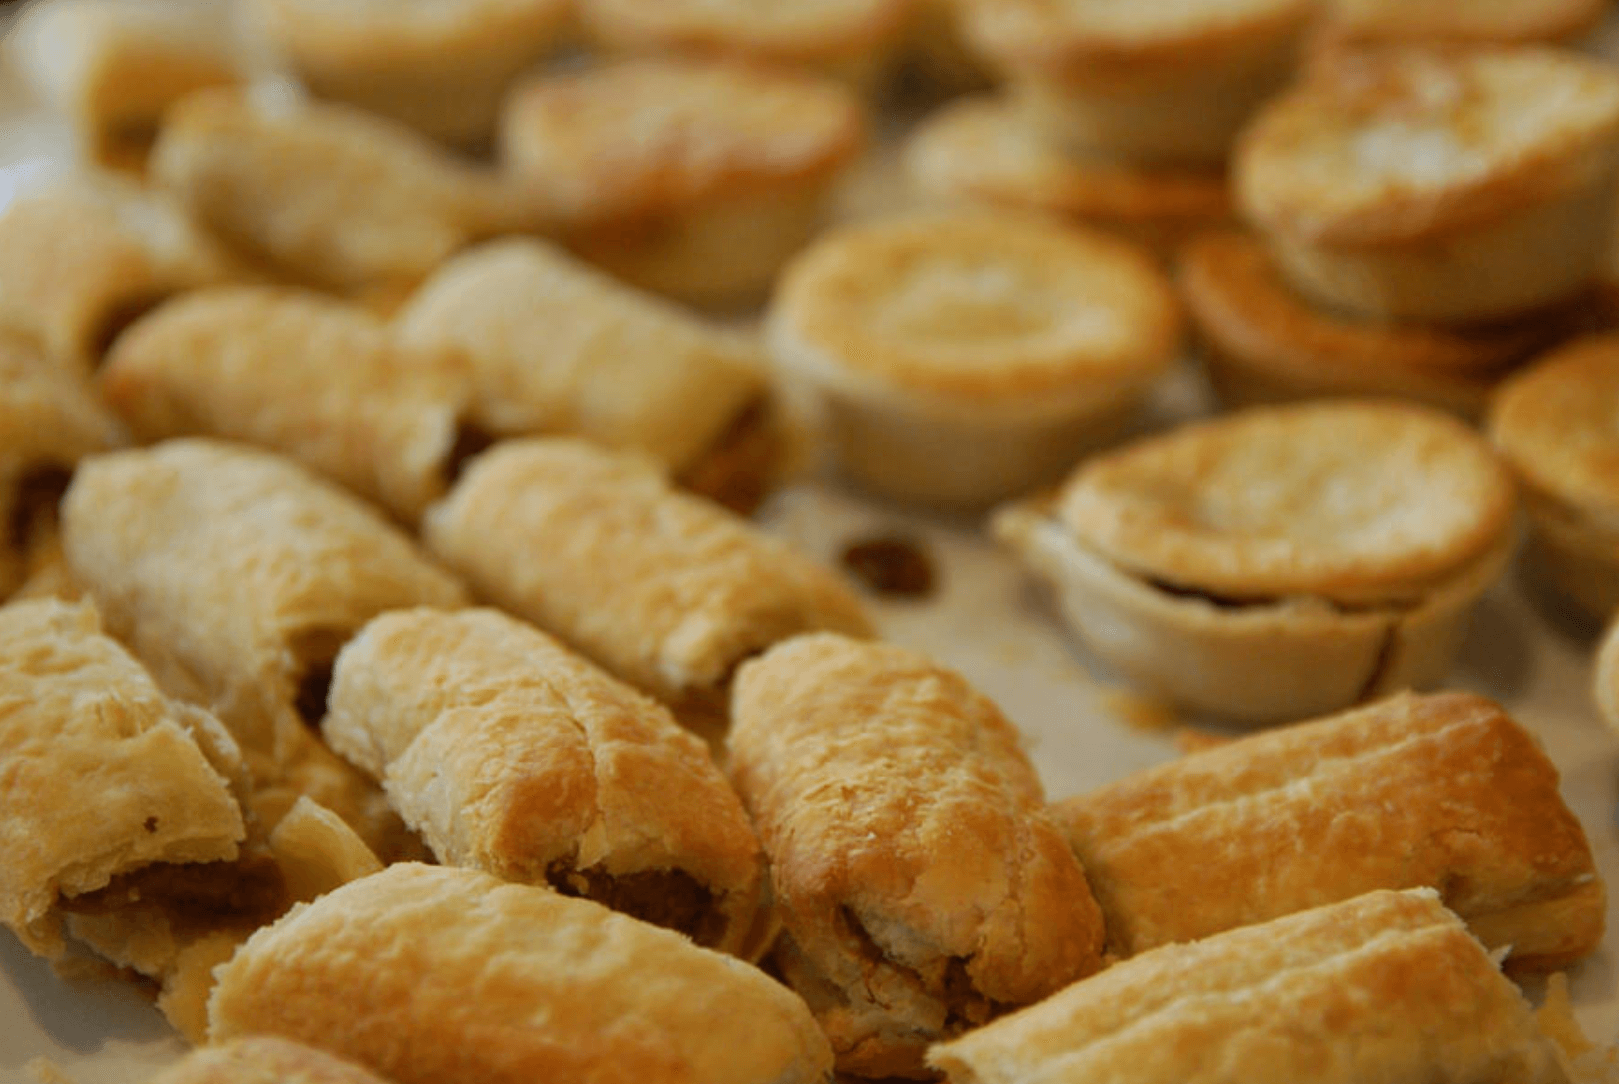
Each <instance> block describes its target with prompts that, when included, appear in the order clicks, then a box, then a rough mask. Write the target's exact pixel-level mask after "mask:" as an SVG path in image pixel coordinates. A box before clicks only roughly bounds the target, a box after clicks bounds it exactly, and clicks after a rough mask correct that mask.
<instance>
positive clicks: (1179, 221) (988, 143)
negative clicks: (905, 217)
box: [905, 97, 1231, 243]
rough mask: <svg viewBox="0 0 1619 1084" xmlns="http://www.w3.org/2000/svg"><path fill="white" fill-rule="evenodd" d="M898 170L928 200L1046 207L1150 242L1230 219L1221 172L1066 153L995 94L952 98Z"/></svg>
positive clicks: (923, 127)
mask: <svg viewBox="0 0 1619 1084" xmlns="http://www.w3.org/2000/svg"><path fill="white" fill-rule="evenodd" d="M905 166H906V169H907V171H908V172H909V173H910V175H911V178H912V180H913V181H914V182H915V183H916V184H917V186H918V187H920V188H921V189H922V191H923V192H924V193H926V194H927V195H929V196H932V197H935V198H939V199H943V200H948V201H952V202H954V201H958V200H967V201H974V202H983V203H988V204H993V205H1000V206H1005V207H1009V208H1013V209H1024V210H1032V211H1047V212H1051V213H1054V214H1060V215H1064V216H1068V217H1072V218H1076V219H1078V220H1080V221H1081V222H1090V223H1094V224H1096V225H1103V226H1109V227H1112V228H1114V229H1117V230H1123V231H1125V232H1127V233H1129V234H1130V235H1131V236H1137V237H1139V238H1140V239H1142V240H1145V241H1147V242H1149V243H1164V242H1171V241H1173V240H1175V239H1177V237H1178V236H1180V235H1182V234H1184V233H1186V232H1187V231H1190V230H1192V229H1196V228H1199V227H1203V226H1207V225H1212V224H1215V223H1218V222H1223V221H1225V220H1227V219H1229V218H1230V217H1231V198H1230V195H1229V193H1228V190H1227V186H1226V181H1225V174H1224V172H1223V171H1217V170H1206V169H1184V168H1182V169H1177V168H1173V167H1143V166H1133V165H1130V164H1128V163H1121V162H1113V161H1106V160H1099V159H1098V160H1089V159H1083V158H1077V157H1075V156H1073V155H1066V154H1063V153H1061V152H1060V151H1058V150H1057V149H1055V148H1054V147H1052V146H1051V145H1050V144H1049V143H1047V142H1046V141H1045V140H1043V139H1042V138H1041V137H1040V136H1039V134H1038V133H1037V132H1036V131H1035V130H1034V128H1033V127H1032V126H1030V125H1029V124H1028V123H1027V121H1026V120H1025V119H1024V117H1023V115H1022V114H1021V113H1020V112H1019V111H1018V110H1017V109H1016V107H1015V106H1013V104H1012V103H1010V102H1008V101H1006V100H1005V99H1002V98H998V97H978V98H969V99H966V100H963V101H959V102H953V103H951V104H949V105H946V106H944V107H943V108H941V109H939V110H937V111H936V112H934V113H932V114H931V115H929V116H928V117H927V118H925V119H924V120H923V121H922V123H921V124H920V125H919V126H918V127H917V129H916V130H915V132H914V134H913V135H912V136H911V138H910V140H909V142H908V143H907V145H906V148H905Z"/></svg>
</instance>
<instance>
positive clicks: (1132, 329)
mask: <svg viewBox="0 0 1619 1084" xmlns="http://www.w3.org/2000/svg"><path fill="white" fill-rule="evenodd" d="M767 335H768V338H769V343H770V348H771V352H772V354H773V356H774V359H775V361H776V364H777V368H778V370H779V371H780V372H781V373H782V374H783V375H784V376H785V377H786V378H787V379H789V380H790V381H792V382H793V383H794V384H796V385H798V386H799V387H800V388H801V389H802V391H803V392H804V393H805V394H806V395H807V396H808V397H810V398H812V399H813V401H814V402H815V403H816V405H817V407H818V408H819V411H820V413H821V414H822V415H823V421H824V426H825V428H826V430H827V434H828V437H829V439H830V441H831V444H832V447H833V451H834V454H835V455H836V457H837V459H838V461H839V463H840V465H841V466H842V468H843V469H844V470H845V471H846V472H848V473H849V474H851V475H852V476H854V477H855V478H856V479H858V480H859V481H861V482H863V483H865V484H867V485H869V486H871V487H873V488H875V489H877V490H879V491H882V492H884V493H887V494H890V495H893V496H898V497H902V498H908V499H913V500H922V501H928V502H934V503H941V504H973V503H981V502H984V501H988V500H993V499H996V498H999V497H1004V496H1006V495H1008V494H1010V493H1013V492H1016V491H1018V490H1020V489H1023V488H1026V487H1027V486H1029V485H1031V484H1033V483H1035V482H1038V481H1040V480H1042V479H1043V478H1046V477H1049V476H1051V475H1052V474H1054V473H1057V472H1059V471H1061V470H1062V469H1064V468H1066V467H1067V466H1069V465H1070V464H1072V462H1073V461H1074V458H1075V457H1076V455H1077V454H1078V451H1079V450H1080V449H1082V448H1083V447H1084V446H1085V445H1087V444H1088V443H1093V442H1095V441H1096V440H1098V439H1099V438H1100V437H1103V436H1105V435H1108V434H1109V433H1110V432H1111V428H1112V427H1113V426H1114V425H1116V424H1117V423H1118V421H1119V420H1120V418H1121V416H1127V415H1128V414H1129V413H1130V412H1131V411H1132V410H1133V408H1134V407H1135V406H1136V405H1137V403H1138V402H1139V400H1140V399H1141V397H1142V396H1143V394H1144V393H1145V392H1146V390H1147V388H1148V387H1149V386H1150V385H1151V384H1152V383H1153V381H1154V380H1155V379H1156V378H1157V377H1158V376H1159V375H1161V374H1162V372H1163V371H1164V369H1165V368H1166V367H1167V366H1168V364H1169V362H1170V361H1171V360H1172V359H1173V357H1174V355H1175V351H1176V349H1177V348H1178V346H1179V342H1180V321H1179V314H1178V312H1177V310H1176V305H1175V300H1174V296H1173V294H1172V292H1171V289H1170V286H1169V282H1168V280H1167V279H1166V278H1165V277H1164V275H1163V274H1162V272H1160V271H1159V270H1158V268H1157V267H1156V266H1155V265H1154V264H1153V262H1152V260H1151V258H1150V257H1149V256H1148V255H1147V254H1146V253H1144V252H1142V251H1140V250H1138V249H1137V248H1135V247H1134V246H1132V245H1130V244H1129V243H1127V242H1124V241H1120V240H1117V239H1114V238H1110V237H1107V236H1106V235H1103V234H1100V233H1096V232H1092V231H1089V230H1083V229H1080V228H1077V227H1075V228H1065V227H1062V226H1060V225H1057V224H1054V223H1052V222H1051V221H1049V220H1047V219H1042V218H1034V217H1030V216H1023V215H1016V214H1012V213H1010V212H990V211H981V212H961V213H955V214H950V215H928V216H923V217H911V218H902V219H898V220H889V221H883V222H877V223H871V224H865V225H857V226H851V227H846V228H844V229H841V230H838V231H834V232H832V233H830V234H828V235H826V236H825V237H823V238H822V239H820V240H819V241H817V242H816V244H815V245H813V246H812V247H811V248H810V249H809V250H807V251H806V252H805V253H803V254H802V255H800V256H799V257H797V258H796V259H795V260H794V261H793V262H792V264H791V265H789V267H788V269H787V271H786V272H785V273H784V274H783V276H782V279H781V281H780V283H779V284H778V286H777V290H776V296H775V298H774V300H773V301H772V303H771V307H770V312H769V315H768V317H767Z"/></svg>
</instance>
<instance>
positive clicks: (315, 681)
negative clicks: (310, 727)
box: [62, 439, 465, 767]
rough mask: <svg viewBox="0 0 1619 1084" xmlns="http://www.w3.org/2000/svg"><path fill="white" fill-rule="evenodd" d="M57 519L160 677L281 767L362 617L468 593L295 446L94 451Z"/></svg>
mask: <svg viewBox="0 0 1619 1084" xmlns="http://www.w3.org/2000/svg"><path fill="white" fill-rule="evenodd" d="M62 533H63V548H64V550H65V552H66V553H67V557H68V562H69V565H70V566H71V568H72V570H73V573H74V575H75V576H76V577H77V578H78V579H79V581H80V582H81V583H83V584H84V586H85V588H86V589H87V591H88V592H89V593H90V595H91V596H93V597H94V599H95V601H96V603H97V605H98V606H99V607H100V608H101V611H102V613H103V615H104V616H105V617H106V620H107V624H108V627H109V629H111V630H112V631H113V632H115V633H116V634H117V635H119V636H120V637H121V638H123V639H125V640H126V641H127V642H129V643H130V644H132V645H133V647H134V649H135V651H136V654H137V655H139V656H140V657H141V659H142V660H143V661H144V662H145V663H146V664H147V666H149V667H150V668H151V669H152V671H153V674H154V676H155V677H156V678H157V680H158V682H159V684H160V685H162V686H163V687H164V688H165V690H166V691H168V692H170V693H171V694H176V695H181V696H184V697H185V698H186V699H189V700H193V701H196V702H200V703H206V704H209V705H211V706H212V707H213V708H214V710H215V711H216V712H217V713H218V714H219V716H220V718H221V719H222V720H223V721H224V723H225V724H226V725H227V726H228V727H230V728H231V730H232V732H233V733H234V735H235V736H236V737H237V739H238V740H239V741H240V742H241V743H242V744H243V746H244V747H245V748H246V749H247V750H248V751H249V752H250V753H254V754H260V755H264V756H268V757H269V758H270V759H271V760H272V761H273V762H275V763H278V764H279V765H281V766H282V767H287V766H289V765H292V764H294V763H295V761H296V754H297V750H298V748H299V747H300V745H301V744H302V743H303V742H306V741H308V734H307V732H306V724H305V722H304V721H303V719H302V718H301V715H303V714H309V713H311V711H312V706H311V704H310V703H308V702H310V701H317V700H318V701H320V702H321V703H323V702H324V692H325V690H324V687H323V685H322V683H321V678H322V676H323V672H324V671H325V667H327V666H329V665H330V663H331V662H332V660H333V659H334V658H335V657H336V655H337V652H338V650H339V648H340V647H341V646H342V644H343V643H344V641H346V640H347V639H348V638H349V637H350V636H351V635H352V634H353V633H354V632H355V631H356V630H358V629H359V628H360V626H362V625H363V624H365V622H366V621H367V620H369V619H370V618H371V617H372V616H374V615H375V614H377V613H380V612H382V611H384V610H388V609H394V608H397V607H401V606H413V605H437V606H443V607H455V606H459V605H461V604H462V603H464V601H465V594H464V592H463V590H462V588H461V587H460V585H459V584H458V583H457V582H456V581H455V579H454V578H453V577H452V576H450V575H449V574H448V573H447V572H444V571H442V570H441V569H439V568H438V567H436V566H434V565H433V564H432V563H431V562H429V561H428V560H427V559H426V557H424V556H423V555H422V554H421V553H420V551H418V550H417V549H416V547H415V546H414V545H413V544H412V543H411V541H410V540H409V539H408V538H407V537H406V536H405V535H404V534H403V533H402V532H400V531H399V530H398V529H397V528H395V527H393V526H392V525H391V524H389V523H388V522H387V521H386V520H384V519H383V518H382V516H381V515H380V514H379V513H378V512H375V511H373V510H372V509H371V508H369V507H368V506H366V505H364V504H362V503H361V502H360V501H359V500H357V499H355V498H353V497H350V496H349V495H347V494H346V493H343V492H341V491H340V490H338V489H337V488H336V487H334V486H332V485H330V484H328V483H326V482H323V481H321V480H319V479H317V478H316V477H315V476H313V475H311V474H309V473H308V472H306V471H305V470H303V469H302V468H300V467H298V466H296V465H295V464H293V463H291V462H289V461H287V460H283V459H281V458H279V457H276V456H273V455H270V454H268V453H265V452H258V451H253V450H250V449H247V448H244V447H241V446H239V445H230V444H225V443H222V442H217V441H211V440H194V439H187V440H174V441H168V442H166V443H164V444H160V445H157V446H155V447H153V448H150V449H143V450H138V451H129V452H118V453H113V454H110V455H104V456H99V457H97V458H95V459H94V460H91V461H89V462H86V463H85V464H83V465H82V466H81V467H80V469H79V471H78V473H77V474H76V476H75V477H74V481H73V485H72V486H71V487H70V488H69V490H68V493H67V496H66V497H65V498H63V502H62ZM300 701H303V702H304V703H300ZM317 744H318V743H317ZM327 755H328V756H330V754H327Z"/></svg>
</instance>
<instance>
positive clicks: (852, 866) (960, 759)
mask: <svg viewBox="0 0 1619 1084" xmlns="http://www.w3.org/2000/svg"><path fill="white" fill-rule="evenodd" d="M732 711H733V722H732V728H731V733H730V738H729V747H730V751H731V773H732V778H733V780H734V781H735V783H736V785H737V789H738V790H739V791H740V792H741V794H742V797H743V800H744V801H745V802H746V803H747V805H748V808H749V811H750V812H751V813H752V815H753V817H754V820H755V822H756V823H757V824H758V827H759V832H760V837H761V839H762V840H763V841H764V844H765V850H766V853H767V854H768V855H769V859H770V867H771V876H772V880H773V882H774V885H775V891H776V899H777V903H778V905H779V907H780V908H781V912H782V919H783V925H784V928H785V939H786V940H787V941H788V942H790V944H789V946H788V948H787V949H786V953H785V955H784V956H783V958H782V962H783V965H784V970H785V971H786V974H787V977H788V980H789V981H790V982H792V983H793V984H794V985H795V987H797V988H798V989H799V990H800V992H801V993H804V994H805V996H806V997H807V998H808V1000H809V1001H810V1005H811V1008H812V1009H814V1010H815V1011H816V1015H817V1018H818V1019H819V1020H820V1023H821V1026H822V1027H823V1028H824V1029H825V1030H826V1032H827V1034H828V1035H829V1036H830V1037H831V1039H832V1045H833V1048H834V1050H835V1051H836V1052H837V1054H838V1065H839V1068H840V1069H841V1070H844V1071H850V1072H857V1073H860V1074H861V1075H866V1076H879V1077H881V1076H888V1075H891V1074H894V1075H917V1074H918V1073H920V1072H922V1065H921V1058H922V1053H923V1050H924V1049H925V1047H926V1045H927V1044H928V1043H929V1042H931V1041H933V1040H936V1039H939V1038H943V1037H945V1036H948V1035H953V1034H957V1033H959V1032H960V1031H962V1030H965V1029H967V1028H970V1027H973V1026H977V1025H979V1024H982V1023H984V1022H985V1021H986V1020H987V1019H988V1018H989V1017H991V1016H992V1015H995V1014H997V1013H999V1012H1003V1011H1005V1010H1006V1009H1007V1008H1009V1007H1013V1006H1017V1005H1025V1004H1029V1003H1031V1002H1034V1001H1037V1000H1039V999H1040V998H1042V997H1045V996H1047V995H1049V994H1052V993H1054V992H1055V991H1057V990H1058V989H1060V988H1061V987H1063V986H1065V985H1067V984H1068V983H1070V982H1072V981H1074V980H1076V979H1079V978H1081V977H1083V976H1084V975H1087V974H1089V973H1090V972H1092V971H1094V970H1096V969H1097V967H1098V966H1099V964H1100V957H1099V951H1100V948H1101V942H1102V916H1101V912H1100V911H1099V909H1098V908H1097V906H1096V904H1095V902H1094V901H1093V900H1092V898H1091V895H1090V891H1089V889H1088V888H1087V887H1086V883H1085V874H1084V871H1083V870H1081V868H1080V866H1079V864H1078V863H1076V862H1073V861H1071V858H1072V855H1070V854H1067V853H1065V848H1064V846H1063V843H1062V837H1061V834H1060V832H1059V831H1058V830H1057V828H1056V826H1055V825H1054V824H1053V823H1052V822H1051V821H1050V819H1049V818H1048V817H1047V815H1046V814H1045V812H1044V810H1043V809H1042V803H1043V798H1042V794H1041V790H1040V783H1039V780H1038V779H1037V778H1036V776H1035V773H1034V769H1033V767H1032V766H1031V765H1030V764H1029V762H1028V760H1027V758H1026V757H1025V756H1024V753H1023V750H1022V748H1021V739H1020V737H1019V735H1018V733H1017V731H1016V730H1015V729H1014V728H1013V727H1012V725H1011V724H1010V723H1008V722H1007V721H1006V719H1005V717H1004V716H1002V714H1001V713H1000V711H999V710H998V709H997V708H996V707H995V706H994V705H993V704H992V703H990V701H989V700H987V699H985V698H984V697H983V696H982V695H980V694H979V693H977V692H976V691H974V690H973V689H972V688H971V687H970V686H969V685H968V684H967V683H966V681H964V680H963V679H962V678H961V677H960V676H959V675H957V674H955V673H953V672H952V671H949V670H946V669H944V668H942V667H940V666H938V665H936V664H934V663H932V662H931V661H929V660H928V659H926V658H924V657H923V656H921V655H918V654H916V653H915V652H911V651H907V650H904V649H902V648H898V647H889V646H884V645H878V644H867V643H862V642H859V641H854V640H849V639H846V638H844V637H840V636H834V635H829V634H819V635H811V636H804V637H799V638H796V639H793V640H790V641H787V642H786V643H782V644H778V645H777V646H776V647H774V648H772V649H771V650H770V651H769V652H767V653H766V654H765V655H764V656H763V657H761V658H759V659H756V660H753V661H751V662H748V663H746V664H744V665H743V667H742V669H741V671H740V673H739V674H738V677H737V682H736V692H735V697H734V703H733V709H732Z"/></svg>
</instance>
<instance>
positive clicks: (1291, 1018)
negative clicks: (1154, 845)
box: [929, 889, 1567, 1084]
mask: <svg viewBox="0 0 1619 1084" xmlns="http://www.w3.org/2000/svg"><path fill="white" fill-rule="evenodd" d="M929 1061H930V1062H931V1063H932V1064H933V1065H934V1066H935V1067H937V1068H938V1069H941V1070H943V1072H944V1074H945V1079H946V1081H948V1082H949V1084H1059V1082H1068V1081H1076V1080H1128V1081H1130V1082H1131V1084H1237V1082H1241V1084H1293V1082H1295V1081H1301V1080H1309V1081H1313V1082H1316V1084H1365V1082H1366V1081H1371V1080H1376V1081H1380V1082H1384V1084H1430V1082H1432V1081H1439V1080H1443V1081H1446V1082H1448V1084H1501V1082H1504V1081H1512V1082H1513V1084H1566V1081H1567V1077H1565V1076H1564V1074H1563V1071H1562V1069H1561V1068H1560V1067H1559V1064H1558V1060H1557V1055H1556V1053H1555V1051H1554V1050H1553V1048H1552V1044H1551V1043H1550V1042H1549V1041H1548V1040H1547V1039H1546V1038H1545V1037H1544V1036H1543V1035H1542V1034H1541V1033H1540V1030H1539V1028H1538V1027H1536V1025H1535V1022H1534V1016H1533V1014H1532V1012H1531V1010H1530V1007H1529V1003H1528V1002H1527V1001H1525V1000H1524V997H1523V995H1522V994H1520V993H1519V992H1518V990H1517V988H1516V987H1514V986H1513V985H1512V984H1511V983H1510V982H1508V981H1507V980H1506V979H1505V978H1503V977H1502V975H1501V973H1500V971H1499V970H1498V969H1497V968H1496V966H1495V964H1494V962H1493V961H1492V960H1491V959H1490V956H1489V954H1488V953H1486V952H1485V951H1484V949H1483V947H1482V946H1480V945H1479V943H1478V942H1477V941H1475V940H1473V938H1472V937H1470V936H1469V935H1468V933H1467V930H1466V929H1465V928H1464V927H1463V926H1462V924H1461V923H1460V922H1459V921H1457V919H1456V916H1454V915H1452V914H1451V913H1450V912H1448V911H1446V910H1445V908H1444V907H1443V906H1442V905H1441V904H1440V902H1439V898H1438V896H1437V895H1436V894H1434V893H1433V892H1432V891H1426V890H1421V889H1418V890H1414V891H1410V892H1374V893H1371V894H1369V895H1366V896H1361V897H1358V898H1356V899H1353V900H1349V901H1347V902H1343V903H1337V904H1333V905H1331V906H1327V907H1321V908H1318V909H1316V910H1313V911H1306V912H1304V913H1302V914H1297V915H1291V916H1289V917H1287V918H1282V919H1277V920H1276V921H1274V922H1269V923H1266V924H1265V925H1262V926H1250V927H1247V928H1245V929H1240V930H1233V931H1231V932H1229V933H1224V934H1220V935H1219V936H1217V937H1211V938H1209V939H1208V940H1206V941H1198V942H1195V943H1193V944H1183V945H1166V946H1164V947H1163V948H1159V949H1156V950H1154V951H1152V952H1149V953H1145V954H1143V955H1141V956H1138V957H1136V958H1135V959H1132V960H1127V961H1125V962H1124V963H1121V964H1116V965H1115V966H1113V967H1112V968H1109V969H1108V970H1107V971H1105V972H1103V973H1102V974H1100V975H1098V976H1096V977H1095V978H1093V979H1090V980H1088V981H1086V982H1081V983H1075V984H1074V985H1073V986H1070V987H1069V988H1068V989H1067V990H1064V991H1063V992H1062V993H1061V994H1058V995H1057V996H1056V997H1053V998H1051V999H1049V1000H1047V1001H1045V1002H1042V1003H1041V1004H1039V1005H1036V1006H1034V1007H1033V1008H1030V1009H1026V1010H1024V1011H1023V1012H1020V1013H1017V1014H1016V1015H1013V1016H1009V1017H1007V1018H1005V1019H1004V1020H1000V1021H998V1022H996V1023H994V1024H992V1025H990V1026H989V1027H986V1028H983V1029H981V1030H979V1031H976V1032H974V1033H972V1034H971V1035H968V1036H966V1037H964V1038H962V1039H958V1040H956V1041H955V1042H952V1043H946V1044H943V1045H941V1046H936V1047H934V1048H933V1050H932V1051H931V1052H930V1054H929Z"/></svg>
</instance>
